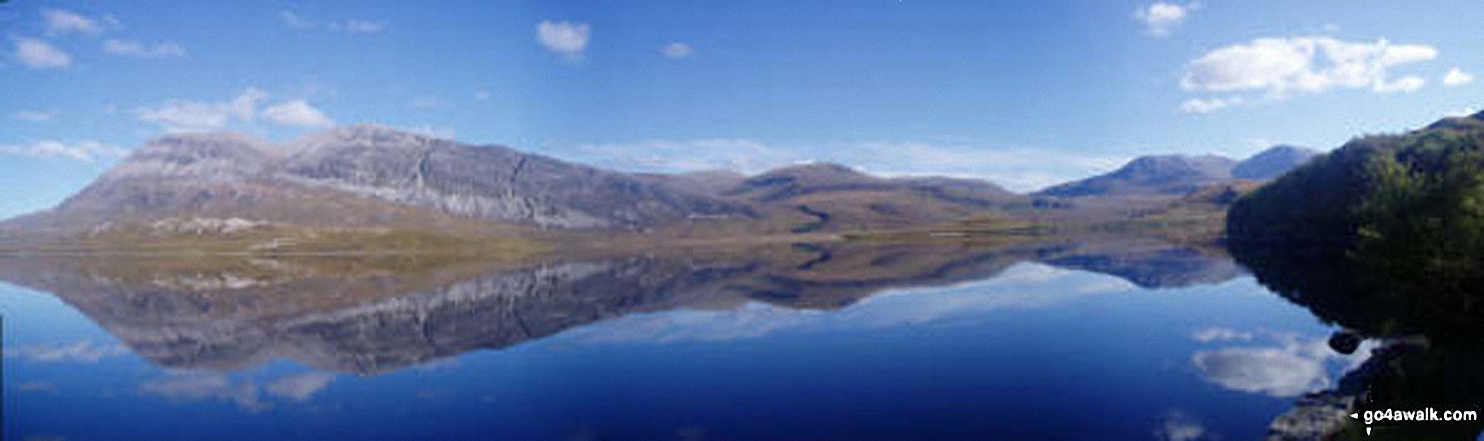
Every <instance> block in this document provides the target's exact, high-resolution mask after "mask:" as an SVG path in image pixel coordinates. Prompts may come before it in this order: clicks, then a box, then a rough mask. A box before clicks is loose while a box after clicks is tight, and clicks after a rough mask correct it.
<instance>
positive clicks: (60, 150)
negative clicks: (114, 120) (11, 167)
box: [0, 140, 129, 162]
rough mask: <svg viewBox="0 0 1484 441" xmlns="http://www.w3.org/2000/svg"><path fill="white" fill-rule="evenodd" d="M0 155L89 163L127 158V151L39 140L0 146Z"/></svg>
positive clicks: (99, 144)
mask: <svg viewBox="0 0 1484 441" xmlns="http://www.w3.org/2000/svg"><path fill="white" fill-rule="evenodd" d="M0 155H17V156H28V157H32V158H65V159H75V160H78V161H86V162H91V161H95V160H98V159H104V158H122V157H124V156H128V155H129V151H128V150H125V149H123V148H122V147H118V146H115V145H109V144H104V143H102V142H99V141H93V140H88V141H80V142H76V143H71V144H69V143H65V142H62V141H56V140H41V141H35V142H32V143H29V144H0Z"/></svg>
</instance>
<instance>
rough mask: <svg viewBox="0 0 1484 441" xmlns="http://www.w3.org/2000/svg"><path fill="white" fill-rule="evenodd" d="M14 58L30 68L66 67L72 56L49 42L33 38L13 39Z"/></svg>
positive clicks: (70, 62)
mask: <svg viewBox="0 0 1484 441" xmlns="http://www.w3.org/2000/svg"><path fill="white" fill-rule="evenodd" d="M15 58H16V60H19V61H20V62H21V64H24V65H25V66H26V67H29V68H32V69H66V68H67V67H69V66H72V56H71V55H68V54H67V53H66V52H62V50H61V49H57V47H56V46H52V45H51V43H47V42H45V41H41V40H38V39H35V38H25V37H21V38H17V39H16V40H15Z"/></svg>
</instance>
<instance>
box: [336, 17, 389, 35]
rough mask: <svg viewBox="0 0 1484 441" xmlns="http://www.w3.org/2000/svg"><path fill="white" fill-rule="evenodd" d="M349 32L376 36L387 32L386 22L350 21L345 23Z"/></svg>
mask: <svg viewBox="0 0 1484 441" xmlns="http://www.w3.org/2000/svg"><path fill="white" fill-rule="evenodd" d="M345 30H346V31H347V32H352V33H357V34H374V33H377V32H381V31H384V30H386V22H384V21H371V20H350V21H347V22H345Z"/></svg>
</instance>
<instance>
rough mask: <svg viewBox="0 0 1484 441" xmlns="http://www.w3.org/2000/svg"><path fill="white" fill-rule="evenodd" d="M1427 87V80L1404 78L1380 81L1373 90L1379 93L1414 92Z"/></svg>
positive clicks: (1417, 77)
mask: <svg viewBox="0 0 1484 441" xmlns="http://www.w3.org/2000/svg"><path fill="white" fill-rule="evenodd" d="M1425 85H1427V80H1424V79H1422V77H1419V76H1405V77H1401V78H1398V79H1396V80H1395V81H1382V82H1379V83H1376V86H1375V87H1374V90H1375V91H1376V92H1380V93H1396V92H1402V93H1406V92H1414V91H1416V90H1417V89H1421V88H1422V86H1425Z"/></svg>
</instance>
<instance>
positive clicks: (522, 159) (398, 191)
mask: <svg viewBox="0 0 1484 441" xmlns="http://www.w3.org/2000/svg"><path fill="white" fill-rule="evenodd" d="M289 149H290V150H291V151H293V152H294V153H293V156H292V157H290V158H289V160H288V161H287V162H286V163H285V164H284V166H283V167H282V169H281V170H280V171H279V172H278V174H277V175H275V177H276V178H279V179H282V180H285V181H288V182H294V183H298V184H302V185H307V186H314V187H325V188H331V189H335V190H340V191H346V192H350V193H354V194H357V195H361V196H370V197H376V198H381V199H386V200H389V201H393V202H398V203H402V204H407V205H412V206H417V207H423V208H431V209H435V210H438V211H441V212H445V213H451V214H458V215H465V216H471V217H476V218H480V219H486V220H496V221H521V222H531V223H535V224H538V225H542V226H550V227H560V228H591V227H615V226H617V227H644V226H651V225H655V224H660V223H664V222H671V221H676V220H682V219H686V218H688V217H690V216H719V215H721V216H724V215H734V216H745V215H747V214H748V211H747V208H746V207H745V206H742V205H738V204H731V203H727V202H724V201H721V200H718V199H715V198H709V197H706V196H702V195H697V194H686V193H681V192H676V191H673V190H672V189H669V188H666V187H664V186H662V185H658V184H656V183H653V182H648V181H645V180H642V179H639V178H635V177H633V176H630V175H626V174H623V173H616V172H609V171H604V170H599V169H596V168H591V167H585V166H581V165H576V164H570V163H566V162H562V161H558V160H555V159H552V158H548V157H544V156H539V155H532V154H526V153H521V152H517V151H515V150H512V149H509V148H505V147H499V146H483V147H475V146H469V145H464V144H459V143H456V142H453V141H448V140H441V139H434V138H429V137H424V136H419V135H413V134H408V133H403V132H397V131H394V130H389V129H385V128H381V127H376V126H366V125H362V126H356V127H352V128H348V129H341V130H335V131H331V132H328V133H323V134H318V135H313V136H310V137H306V138H304V139H301V140H299V141H296V142H295V143H293V144H291V145H290V146H289Z"/></svg>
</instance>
